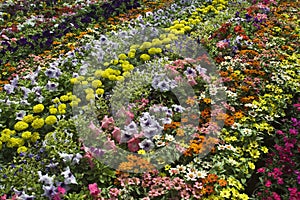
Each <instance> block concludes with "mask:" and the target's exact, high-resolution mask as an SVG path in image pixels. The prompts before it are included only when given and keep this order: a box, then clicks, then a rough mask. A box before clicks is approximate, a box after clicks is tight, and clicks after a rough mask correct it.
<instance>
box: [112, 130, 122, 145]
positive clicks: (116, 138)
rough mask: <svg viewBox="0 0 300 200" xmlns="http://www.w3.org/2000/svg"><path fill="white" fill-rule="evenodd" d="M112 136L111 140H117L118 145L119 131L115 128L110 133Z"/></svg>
mask: <svg viewBox="0 0 300 200" xmlns="http://www.w3.org/2000/svg"><path fill="white" fill-rule="evenodd" d="M112 135H113V138H114V139H115V140H117V142H118V143H120V140H121V129H120V128H118V127H116V126H115V127H114V130H113V132H112Z"/></svg>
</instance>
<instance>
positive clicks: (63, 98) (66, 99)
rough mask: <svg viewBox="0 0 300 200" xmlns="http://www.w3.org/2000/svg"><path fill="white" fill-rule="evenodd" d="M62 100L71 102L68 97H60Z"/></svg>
mask: <svg viewBox="0 0 300 200" xmlns="http://www.w3.org/2000/svg"><path fill="white" fill-rule="evenodd" d="M60 100H61V101H62V102H66V101H69V97H68V96H67V95H62V96H61V97H60Z"/></svg>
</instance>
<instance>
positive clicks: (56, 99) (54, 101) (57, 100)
mask: <svg viewBox="0 0 300 200" xmlns="http://www.w3.org/2000/svg"><path fill="white" fill-rule="evenodd" d="M52 102H53V103H59V102H60V100H59V98H57V97H56V98H55V99H53V100H52Z"/></svg>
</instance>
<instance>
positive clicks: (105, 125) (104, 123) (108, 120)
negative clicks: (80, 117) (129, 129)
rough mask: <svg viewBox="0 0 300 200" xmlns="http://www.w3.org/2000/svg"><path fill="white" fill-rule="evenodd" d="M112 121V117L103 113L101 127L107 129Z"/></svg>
mask: <svg viewBox="0 0 300 200" xmlns="http://www.w3.org/2000/svg"><path fill="white" fill-rule="evenodd" d="M114 123H115V121H114V119H113V118H112V117H110V118H108V117H107V115H105V116H104V118H103V120H102V121H101V128H105V129H109V127H110V126H111V125H113V124H114Z"/></svg>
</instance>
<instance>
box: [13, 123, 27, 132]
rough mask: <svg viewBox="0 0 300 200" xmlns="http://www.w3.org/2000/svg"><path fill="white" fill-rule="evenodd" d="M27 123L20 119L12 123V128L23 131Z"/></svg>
mask: <svg viewBox="0 0 300 200" xmlns="http://www.w3.org/2000/svg"><path fill="white" fill-rule="evenodd" d="M28 126H29V125H28V124H27V123H26V122H23V121H20V122H17V123H16V124H15V125H14V129H15V130H16V131H23V130H25V129H27V128H28Z"/></svg>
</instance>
